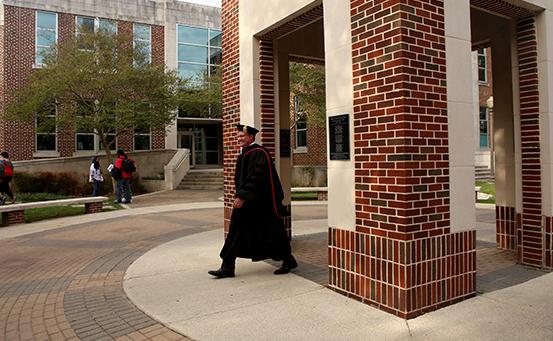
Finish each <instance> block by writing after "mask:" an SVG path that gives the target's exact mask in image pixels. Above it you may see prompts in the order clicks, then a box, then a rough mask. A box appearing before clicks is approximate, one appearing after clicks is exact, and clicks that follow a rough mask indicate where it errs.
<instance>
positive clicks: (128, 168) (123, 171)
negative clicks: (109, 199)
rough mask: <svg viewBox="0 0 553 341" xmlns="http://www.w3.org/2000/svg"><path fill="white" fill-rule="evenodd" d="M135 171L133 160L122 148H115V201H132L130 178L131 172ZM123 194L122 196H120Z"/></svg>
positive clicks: (128, 202)
mask: <svg viewBox="0 0 553 341" xmlns="http://www.w3.org/2000/svg"><path fill="white" fill-rule="evenodd" d="M135 171H136V166H135V164H134V160H132V159H130V158H129V157H128V156H127V154H125V152H124V151H123V150H122V149H118V150H117V160H115V165H114V167H113V170H112V172H113V175H114V178H115V181H116V184H115V202H116V203H127V204H130V203H132V191H131V180H132V173H133V172H135ZM121 196H123V198H121Z"/></svg>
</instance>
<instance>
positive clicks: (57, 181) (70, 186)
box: [13, 172, 84, 196]
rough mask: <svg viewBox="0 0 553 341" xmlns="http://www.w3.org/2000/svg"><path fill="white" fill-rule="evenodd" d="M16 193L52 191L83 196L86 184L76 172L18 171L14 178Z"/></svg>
mask: <svg viewBox="0 0 553 341" xmlns="http://www.w3.org/2000/svg"><path fill="white" fill-rule="evenodd" d="M13 184H14V189H15V192H16V193H51V194H57V195H64V196H81V195H83V194H84V186H83V184H82V181H79V178H78V176H77V175H76V174H75V173H51V172H40V173H36V174H35V173H32V174H31V173H25V172H17V173H16V174H15V176H14V179H13Z"/></svg>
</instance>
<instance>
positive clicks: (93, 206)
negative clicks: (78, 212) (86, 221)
mask: <svg viewBox="0 0 553 341" xmlns="http://www.w3.org/2000/svg"><path fill="white" fill-rule="evenodd" d="M102 211H103V204H102V202H90V203H86V204H84V213H97V212H102Z"/></svg>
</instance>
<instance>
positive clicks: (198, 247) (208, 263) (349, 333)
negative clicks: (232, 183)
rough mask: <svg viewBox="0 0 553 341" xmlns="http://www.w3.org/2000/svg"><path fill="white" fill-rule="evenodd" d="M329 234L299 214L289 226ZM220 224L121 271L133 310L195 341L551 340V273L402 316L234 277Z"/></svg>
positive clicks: (289, 285) (289, 278)
mask: <svg viewBox="0 0 553 341" xmlns="http://www.w3.org/2000/svg"><path fill="white" fill-rule="evenodd" d="M324 231H326V222H325V221H300V222H298V221H296V223H295V225H294V232H295V233H299V234H302V233H317V232H319V233H320V232H324ZM222 242H223V235H222V232H221V231H217V230H215V231H209V232H203V233H198V234H194V235H190V236H187V237H184V238H181V239H178V240H174V241H171V242H168V243H166V244H164V245H161V246H158V247H156V248H154V249H152V250H151V251H149V252H148V253H146V254H145V255H143V256H142V257H140V258H139V259H138V260H137V261H135V262H134V263H133V264H132V265H131V266H130V267H129V269H128V270H127V272H126V274H125V279H124V283H123V286H124V290H125V292H126V293H127V295H128V297H129V298H130V299H131V301H132V302H133V303H134V304H136V305H137V307H138V308H139V309H141V310H142V311H144V312H146V313H147V314H148V315H150V316H151V317H153V318H154V319H155V320H157V321H160V322H161V323H162V324H164V325H166V326H168V327H170V328H171V329H173V330H175V331H177V332H179V333H181V334H183V335H186V336H188V337H190V338H192V339H194V340H199V341H204V340H241V341H246V340H333V341H335V340H382V339H386V340H403V339H407V338H409V339H417V340H429V339H433V340H443V339H446V338H455V339H468V340H484V339H485V340H522V339H532V340H551V339H553V318H552V316H553V291H552V290H551V289H550V288H551V285H552V284H553V274H546V275H543V276H541V277H539V278H536V279H533V280H531V281H528V282H525V283H523V284H520V285H516V286H513V287H510V288H507V289H503V290H497V291H494V292H491V293H488V294H484V295H480V296H477V297H476V298H473V299H470V300H467V301H464V302H461V303H458V304H456V305H453V306H450V307H447V308H444V309H441V310H438V311H436V312H432V313H429V314H426V315H423V316H421V317H419V318H417V319H414V320H409V321H405V320H403V319H400V318H397V317H395V316H393V315H390V314H387V313H384V312H381V311H379V310H377V309H375V308H372V307H369V306H367V305H364V304H362V303H359V302H357V301H354V300H351V299H348V298H346V297H344V296H342V295H339V294H337V293H335V292H333V291H331V290H329V289H326V288H325V287H323V286H321V285H318V284H316V283H314V282H311V281H309V280H306V279H304V278H301V277H299V276H296V275H294V274H291V275H285V276H274V275H273V274H272V271H273V270H274V267H272V266H271V265H269V264H267V263H264V262H260V263H251V262H249V261H247V260H239V261H238V264H237V277H235V278H230V279H222V280H217V279H214V278H212V277H211V276H209V275H208V274H207V270H208V269H214V268H217V267H218V266H219V259H218V252H219V249H220V247H221V244H222Z"/></svg>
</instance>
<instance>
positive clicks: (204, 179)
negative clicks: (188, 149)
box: [177, 169, 223, 190]
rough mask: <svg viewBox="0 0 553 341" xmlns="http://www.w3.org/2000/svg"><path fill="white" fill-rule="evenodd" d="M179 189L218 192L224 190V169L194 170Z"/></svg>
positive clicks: (187, 175) (183, 180)
mask: <svg viewBox="0 0 553 341" xmlns="http://www.w3.org/2000/svg"><path fill="white" fill-rule="evenodd" d="M177 189H181V190H182V189H192V190H217V189H223V170H222V169H193V170H190V171H189V172H188V174H186V176H185V177H184V179H182V181H181V183H180V184H179V186H178V187H177Z"/></svg>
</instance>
